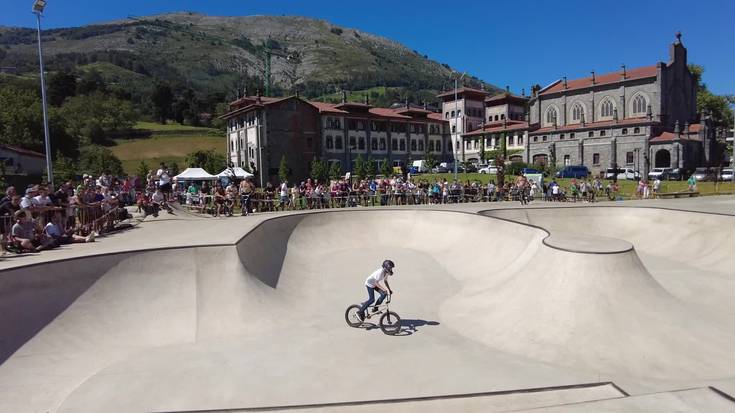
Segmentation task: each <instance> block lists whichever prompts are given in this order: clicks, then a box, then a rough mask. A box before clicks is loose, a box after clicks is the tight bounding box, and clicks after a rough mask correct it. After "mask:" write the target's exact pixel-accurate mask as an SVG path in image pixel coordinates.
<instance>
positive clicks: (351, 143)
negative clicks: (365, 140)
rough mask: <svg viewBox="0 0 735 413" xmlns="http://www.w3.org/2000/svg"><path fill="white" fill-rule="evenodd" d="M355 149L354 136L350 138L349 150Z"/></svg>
mask: <svg viewBox="0 0 735 413" xmlns="http://www.w3.org/2000/svg"><path fill="white" fill-rule="evenodd" d="M355 149H357V139H355V137H354V136H350V150H351V151H354V150H355Z"/></svg>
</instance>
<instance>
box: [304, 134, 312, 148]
mask: <svg viewBox="0 0 735 413" xmlns="http://www.w3.org/2000/svg"><path fill="white" fill-rule="evenodd" d="M312 144H313V141H312V139H311V136H308V137H307V138H306V147H307V148H308V149H311V145H312Z"/></svg>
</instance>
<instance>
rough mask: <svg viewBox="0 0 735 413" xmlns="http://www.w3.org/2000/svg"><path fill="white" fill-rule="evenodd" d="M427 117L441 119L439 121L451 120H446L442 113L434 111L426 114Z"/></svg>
mask: <svg viewBox="0 0 735 413" xmlns="http://www.w3.org/2000/svg"><path fill="white" fill-rule="evenodd" d="M426 118H427V119H430V120H435V121H439V122H449V121H448V120H445V119H444V118H443V117H442V114H441V113H435V112H432V113H429V114H428V115H426Z"/></svg>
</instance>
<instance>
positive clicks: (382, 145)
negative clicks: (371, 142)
mask: <svg viewBox="0 0 735 413" xmlns="http://www.w3.org/2000/svg"><path fill="white" fill-rule="evenodd" d="M387 147H388V145H387V143H386V139H385V138H380V150H381V151H385V150H386V148H387Z"/></svg>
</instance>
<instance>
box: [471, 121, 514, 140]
mask: <svg viewBox="0 0 735 413" xmlns="http://www.w3.org/2000/svg"><path fill="white" fill-rule="evenodd" d="M525 129H528V123H527V122H521V121H517V120H509V121H507V122H506V123H505V124H503V122H493V123H489V124H487V125H485V127H484V128H482V129H478V130H476V131H472V132H469V133H465V134H464V135H462V136H479V135H485V134H488V133H498V132H511V131H520V130H525Z"/></svg>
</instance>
